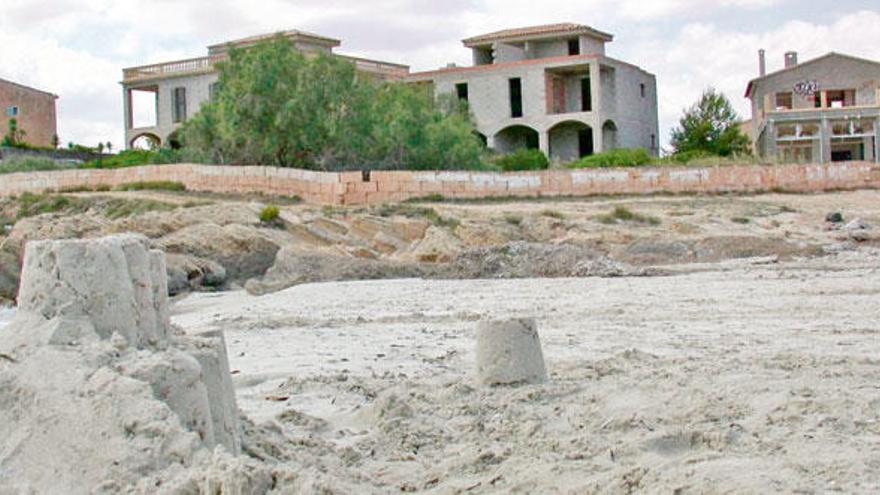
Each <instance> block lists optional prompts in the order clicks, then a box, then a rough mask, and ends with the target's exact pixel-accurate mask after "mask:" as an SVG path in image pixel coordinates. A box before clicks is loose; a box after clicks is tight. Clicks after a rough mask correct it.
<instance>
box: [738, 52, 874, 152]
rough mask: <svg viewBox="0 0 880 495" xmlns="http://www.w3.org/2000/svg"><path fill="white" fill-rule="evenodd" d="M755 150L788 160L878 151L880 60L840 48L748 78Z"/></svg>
mask: <svg viewBox="0 0 880 495" xmlns="http://www.w3.org/2000/svg"><path fill="white" fill-rule="evenodd" d="M746 97H747V98H750V99H751V105H752V121H751V125H750V127H749V129H750V132H751V138H752V140H753V142H754V146H755V151H756V152H757V153H758V154H759V155H760V156H763V157H767V158H772V159H775V160H778V161H780V162H784V163H817V162H818V163H828V162H838V161H873V162H877V161H878V157H880V148H878V146H880V139H878V132H880V63H878V62H874V61H871V60H864V59H860V58H856V57H851V56H848V55H843V54H839V53H829V54H827V55H824V56H822V57H819V58H816V59H813V60H810V61H807V62H804V63H798V54H797V53H796V52H789V53H787V54H786V55H785V68H784V69H782V70H780V71H777V72H774V73H772V74H767V73H766V60H765V52H764V51H763V50H762V51H761V53H760V55H759V77H758V78H756V79H754V80H752V81H751V82H750V83H749V86H748V89H747V90H746Z"/></svg>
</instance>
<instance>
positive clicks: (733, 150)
mask: <svg viewBox="0 0 880 495" xmlns="http://www.w3.org/2000/svg"><path fill="white" fill-rule="evenodd" d="M672 147H673V150H674V151H675V153H676V154H680V153H706V154H712V155H718V156H731V155H737V154H748V153H750V146H749V138H748V136H746V135H745V134H743V133H742V131H741V130H740V128H739V116H738V115H737V114H736V111H735V110H734V109H733V105H731V103H730V100H728V99H727V97H726V96H725V95H724V94H722V93H719V92H717V91H715V89H713V88H709V89H707V90H706V91H705V92H703V95H702V96H701V97H700V100H699V101H698V102H697V103H695V104H694V105H693V106H692V107H691V108H689V109H687V110H685V113H684V115H683V116H682V118H681V120H680V121H679V125H678V127H676V128H675V129H673V130H672Z"/></svg>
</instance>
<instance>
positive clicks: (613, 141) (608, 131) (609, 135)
mask: <svg viewBox="0 0 880 495" xmlns="http://www.w3.org/2000/svg"><path fill="white" fill-rule="evenodd" d="M618 146H619V145H618V143H617V125H616V124H615V123H614V122H612V121H610V120H608V121H606V122H605V123H604V124H602V150H603V151H611V150H614V149H617V148H618Z"/></svg>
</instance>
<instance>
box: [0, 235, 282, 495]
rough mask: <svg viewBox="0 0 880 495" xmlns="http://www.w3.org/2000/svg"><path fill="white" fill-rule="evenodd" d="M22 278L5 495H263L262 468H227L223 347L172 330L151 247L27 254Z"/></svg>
mask: <svg viewBox="0 0 880 495" xmlns="http://www.w3.org/2000/svg"><path fill="white" fill-rule="evenodd" d="M22 274H23V277H22V285H21V291H20V301H19V310H18V313H17V315H16V317H15V318H14V319H13V320H12V321H11V322H9V324H8V325H6V326H5V327H2V328H0V486H3V487H6V488H7V489H8V490H9V491H11V492H13V493H16V492H37V493H92V492H98V493H119V492H130V491H135V492H144V493H166V492H177V491H185V492H198V491H202V492H210V493H221V492H222V493H252V492H260V491H265V490H267V489H268V487H269V486H270V484H271V483H272V476H271V474H270V473H269V472H268V471H267V470H266V469H264V468H259V467H257V466H256V465H255V464H253V463H249V462H248V461H245V460H242V459H240V458H236V456H237V455H239V454H240V452H241V450H242V445H241V441H242V433H241V425H240V424H239V416H238V414H239V413H238V408H237V406H236V402H235V395H234V390H233V386H232V382H231V379H230V374H229V365H228V361H227V356H226V346H225V342H224V341H223V335H222V334H221V333H211V334H205V335H201V336H184V335H182V334H181V333H180V332H178V331H176V330H175V328H173V327H172V326H171V324H170V323H169V316H168V315H169V313H168V298H167V287H166V279H165V259H164V254H163V253H161V252H159V251H150V250H149V249H148V241H147V239H146V238H144V237H140V236H134V235H123V236H114V237H108V238H104V239H101V240H97V241H45V242H34V243H31V244H29V245H28V247H27V250H26V255H25V260H24V268H23V271H22ZM0 491H2V490H0Z"/></svg>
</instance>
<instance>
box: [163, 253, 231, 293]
mask: <svg viewBox="0 0 880 495" xmlns="http://www.w3.org/2000/svg"><path fill="white" fill-rule="evenodd" d="M166 264H167V271H168V293H169V295H172V296H175V295H178V294H182V293H185V292H189V291H193V290H200V289H204V288H219V287H223V286H224V285H225V284H226V268H223V265H221V264H220V263H217V262H215V261H212V260H208V259H204V258H198V257H195V256H188V255H183V254H169V255H168V256H167V257H166Z"/></svg>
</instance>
